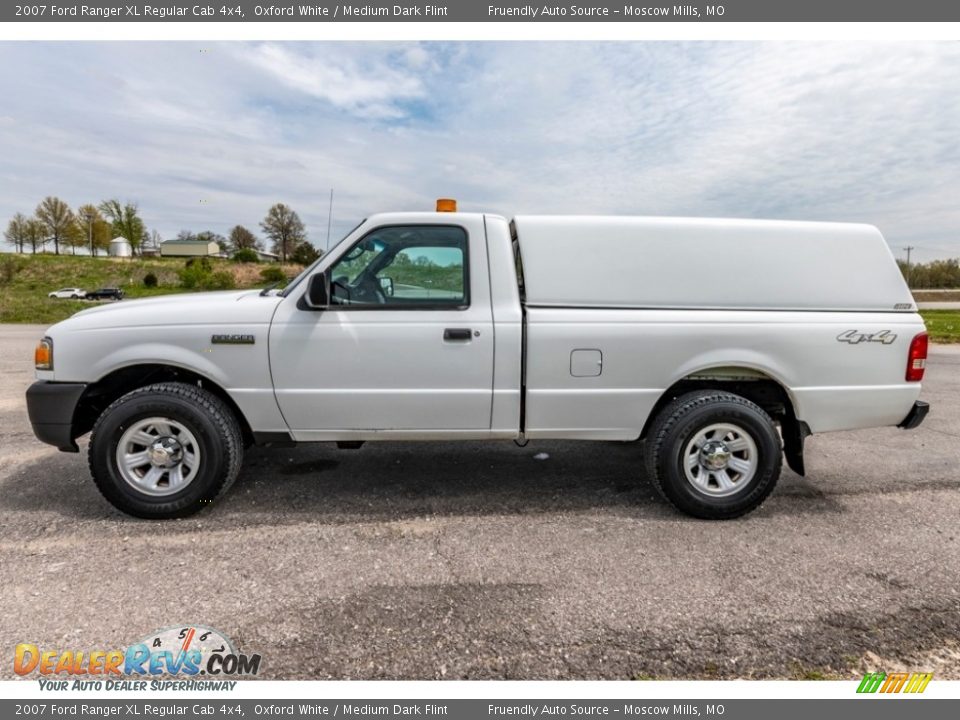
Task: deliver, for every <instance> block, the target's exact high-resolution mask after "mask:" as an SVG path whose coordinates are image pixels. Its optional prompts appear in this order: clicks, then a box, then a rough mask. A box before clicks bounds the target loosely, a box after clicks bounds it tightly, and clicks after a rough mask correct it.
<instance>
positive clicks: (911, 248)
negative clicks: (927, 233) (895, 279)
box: [903, 245, 916, 287]
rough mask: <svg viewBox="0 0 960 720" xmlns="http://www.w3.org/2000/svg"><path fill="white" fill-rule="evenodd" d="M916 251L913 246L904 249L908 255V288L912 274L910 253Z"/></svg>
mask: <svg viewBox="0 0 960 720" xmlns="http://www.w3.org/2000/svg"><path fill="white" fill-rule="evenodd" d="M915 249H916V247H915V246H913V245H907V246H906V247H905V248H903V250H904V251H906V253H907V287H909V286H910V275H911V273H910V253H911V252H912V251H913V250H915Z"/></svg>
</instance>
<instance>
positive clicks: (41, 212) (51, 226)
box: [37, 195, 76, 255]
mask: <svg viewBox="0 0 960 720" xmlns="http://www.w3.org/2000/svg"><path fill="white" fill-rule="evenodd" d="M37 219H38V220H39V221H40V222H42V223H43V226H44V228H45V229H46V232H47V237H48V238H50V239H51V240H53V248H54V252H55V253H56V254H57V255H59V254H60V241H61V240H63V239H64V236H65V235H66V234H67V233H68V232H69V231H70V227H71V226H72V225H74V224H75V222H76V221H75V219H74V217H73V211H72V210H71V209H70V206H69V205H67V204H66V203H65V202H64V201H63V200H61V199H60V198H58V197H54V196H52V195H48V196H47V197H46V198H44V200H43V202H41V203H40V204H39V205H37Z"/></svg>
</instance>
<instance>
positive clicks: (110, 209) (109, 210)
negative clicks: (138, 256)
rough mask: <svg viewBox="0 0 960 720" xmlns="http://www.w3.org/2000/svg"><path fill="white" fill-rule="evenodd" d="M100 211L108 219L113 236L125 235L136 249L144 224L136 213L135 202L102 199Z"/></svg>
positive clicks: (141, 239) (138, 247) (138, 246)
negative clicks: (122, 202) (123, 202)
mask: <svg viewBox="0 0 960 720" xmlns="http://www.w3.org/2000/svg"><path fill="white" fill-rule="evenodd" d="M100 211H101V212H102V213H103V214H104V215H106V216H107V217H108V218H109V219H110V223H111V225H112V226H113V235H114V237H125V238H126V239H127V240H129V241H130V246H131V247H132V248H133V250H134V252H136V251H138V250H139V249H140V243H141V242H143V231H144V230H145V229H146V226H145V225H144V224H143V220H141V219H140V216H139V215H138V214H137V204H136V203H132V202H127V203H125V204H123V205H121V204H120V201H119V200H104V201H103V202H102V203H100Z"/></svg>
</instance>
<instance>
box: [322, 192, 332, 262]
mask: <svg viewBox="0 0 960 720" xmlns="http://www.w3.org/2000/svg"><path fill="white" fill-rule="evenodd" d="M331 224H333V188H330V209H329V210H327V244H326V246H325V247H324V252H328V251H329V250H330V225H331Z"/></svg>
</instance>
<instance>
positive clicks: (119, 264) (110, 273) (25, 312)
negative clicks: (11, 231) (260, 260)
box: [0, 254, 300, 324]
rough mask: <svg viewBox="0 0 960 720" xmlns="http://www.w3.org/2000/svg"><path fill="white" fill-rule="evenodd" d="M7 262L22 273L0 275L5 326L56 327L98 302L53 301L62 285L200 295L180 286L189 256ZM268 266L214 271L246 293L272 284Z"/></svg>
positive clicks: (139, 294)
mask: <svg viewBox="0 0 960 720" xmlns="http://www.w3.org/2000/svg"><path fill="white" fill-rule="evenodd" d="M7 258H14V260H13V261H12V262H15V263H16V267H17V270H16V272H15V273H14V275H13V277H12V279H10V280H9V281H8V282H4V278H3V274H2V272H0V323H39V324H51V323H55V322H59V321H60V320H64V319H66V318H68V317H70V316H71V315H73V314H74V313H75V312H78V311H80V310H84V309H86V308H89V307H93V306H94V305H95V304H97V302H96V301H87V300H66V299H63V300H61V299H56V298H48V297H47V293H49V292H51V291H53V290H58V289H59V288H62V287H79V288H83V289H85V290H95V289H97V288H101V287H119V288H122V289H123V292H124V295H125V297H126V298H129V299H133V298H145V297H155V296H158V295H170V294H172V293H181V292H194V291H191V290H187V289H185V288H182V287H180V278H179V276H178V275H177V271H178V270H181V269H182V268H183V266H184V262H185V260H184V259H183V258H107V257H98V258H91V257H88V256H76V257H74V256H70V255H59V256H58V255H8V254H3V255H0V263H6V262H11V261H10V260H8V259H7ZM264 267H266V265H265V264H255V263H251V264H238V263H234V262H231V261H229V260H213V270H214V272H216V271H218V270H226V271H228V272H230V273H231V275H233V277H234V282H235V283H236V286H237V288H240V289H243V288H257V287H265V286H266V285H268V284H269V283H268V282H266V281H265V280H264V279H263V278H261V277H260V270H262V269H263V268H264ZM0 269H2V268H0ZM284 271H285V272H286V274H287V276H288V277H292V276H293V275H295V274H296V273H297V272H299V271H300V267H299V266H297V265H286V266H284ZM151 272H152V273H153V274H154V275H156V276H157V280H158V284H157V287H153V288H148V287H146V286H145V285H144V284H143V278H144V276H145V275H146V274H147V273H151Z"/></svg>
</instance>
